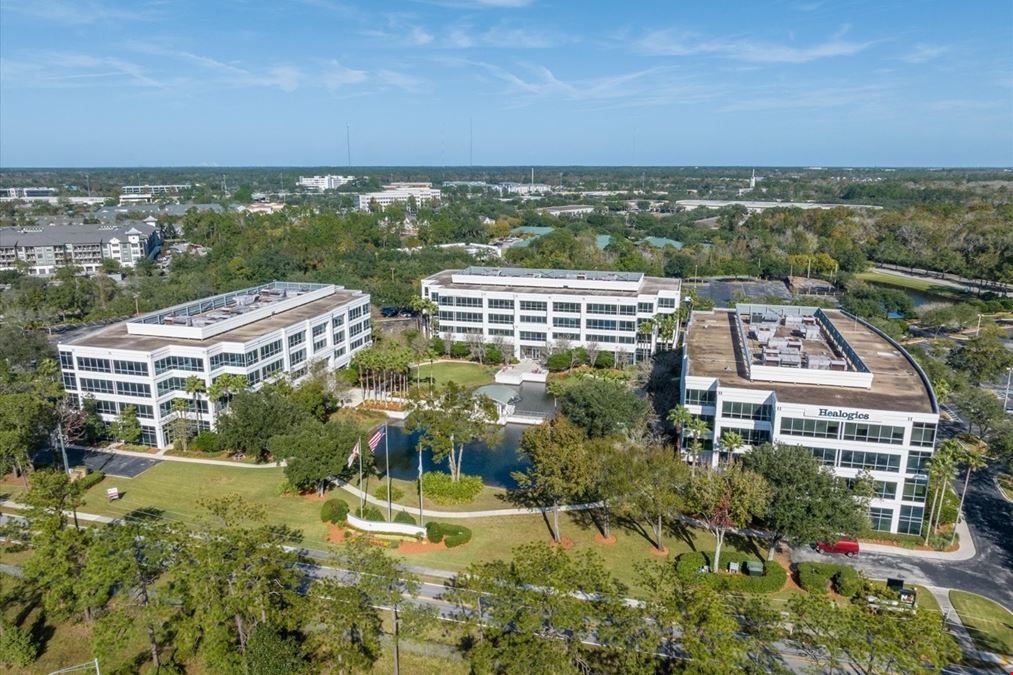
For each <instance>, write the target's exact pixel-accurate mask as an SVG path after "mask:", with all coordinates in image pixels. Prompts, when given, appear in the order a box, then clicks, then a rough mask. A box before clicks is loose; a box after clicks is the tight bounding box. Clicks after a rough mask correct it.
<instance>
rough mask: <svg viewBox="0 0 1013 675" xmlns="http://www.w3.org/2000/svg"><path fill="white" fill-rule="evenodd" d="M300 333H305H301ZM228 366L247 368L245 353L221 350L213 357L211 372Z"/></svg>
mask: <svg viewBox="0 0 1013 675" xmlns="http://www.w3.org/2000/svg"><path fill="white" fill-rule="evenodd" d="M299 335H303V333H299ZM226 366H232V367H235V368H245V367H246V357H245V356H244V355H243V354H237V353H235V352H221V353H219V354H215V355H213V356H212V357H211V372H214V371H216V370H218V369H219V368H224V367H226Z"/></svg>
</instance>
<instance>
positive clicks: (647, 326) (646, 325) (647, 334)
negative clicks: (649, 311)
mask: <svg viewBox="0 0 1013 675" xmlns="http://www.w3.org/2000/svg"><path fill="white" fill-rule="evenodd" d="M657 325H658V322H657V321H655V320H654V319H644V320H643V321H641V322H640V325H639V326H637V334H638V335H640V336H642V337H643V338H646V339H647V340H650V339H651V335H653V334H654V329H655V327H656V326H657Z"/></svg>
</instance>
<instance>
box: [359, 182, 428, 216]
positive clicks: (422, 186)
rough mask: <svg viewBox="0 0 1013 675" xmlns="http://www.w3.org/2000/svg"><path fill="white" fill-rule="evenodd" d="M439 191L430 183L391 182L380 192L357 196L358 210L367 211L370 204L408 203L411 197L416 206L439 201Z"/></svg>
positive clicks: (382, 205)
mask: <svg viewBox="0 0 1013 675" xmlns="http://www.w3.org/2000/svg"><path fill="white" fill-rule="evenodd" d="M440 197H441V193H440V191H439V190H438V189H436V188H434V187H433V185H432V183H391V184H390V185H384V186H383V191H382V192H365V193H363V194H361V195H359V196H358V201H357V205H358V208H359V210H360V211H369V207H370V204H376V205H377V206H381V207H386V206H390V205H391V204H409V203H410V201H411V200H412V199H414V200H415V204H416V205H417V206H422V205H423V204H428V203H432V202H438V201H440Z"/></svg>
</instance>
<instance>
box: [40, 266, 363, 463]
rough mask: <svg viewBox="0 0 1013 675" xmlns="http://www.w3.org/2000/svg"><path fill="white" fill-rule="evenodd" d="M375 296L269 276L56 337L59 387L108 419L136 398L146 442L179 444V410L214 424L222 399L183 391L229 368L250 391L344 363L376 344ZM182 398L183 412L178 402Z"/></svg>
mask: <svg viewBox="0 0 1013 675" xmlns="http://www.w3.org/2000/svg"><path fill="white" fill-rule="evenodd" d="M371 340H372V338H371V332H370V315H369V295H367V294H365V293H363V292H361V291H354V290H348V289H345V288H342V287H340V286H334V285H331V284H311V283H289V282H283V281H273V282H270V283H267V284H262V285H260V286H255V287H252V288H246V289H243V290H240V291H233V292H231V293H222V294H220V295H215V296H212V297H208V298H203V299H201V300H195V301H193V302H189V303H185V304H182V305H176V306H174V307H169V308H167V309H163V310H160V311H157V312H152V313H150V314H145V315H143V316H139V317H136V318H133V319H130V320H128V321H125V322H122V323H117V324H113V325H111V326H107V327H105V328H102V329H100V330H97V331H95V332H92V333H89V334H88V335H85V336H83V337H79V338H76V339H72V340H69V341H67V342H61V343H60V344H59V354H60V368H61V370H62V371H63V386H64V389H66V391H67V392H68V394H69V395H70V397H71V399H72V400H74V401H77V402H78V403H79V404H83V401H84V399H85V397H93V398H94V400H95V404H96V406H97V408H98V412H99V414H100V415H101V416H102V419H103V420H105V421H107V422H112V421H113V420H114V419H115V418H116V415H117V414H119V413H120V412H122V411H123V409H124V407H126V406H128V405H133V406H134V407H135V408H136V410H137V417H138V419H139V421H140V423H141V436H142V441H143V442H144V443H146V444H148V445H153V446H157V447H159V448H164V447H168V446H169V445H171V444H172V441H173V438H172V436H173V424H172V421H173V420H175V419H176V418H177V417H179V416H180V415H182V416H184V417H186V418H187V419H189V420H190V421H191V425H190V427H191V429H192V430H197V429H213V428H214V427H215V422H216V420H217V418H218V416H219V414H220V412H221V402H220V401H216V400H209V398H208V395H207V393H206V392H205V393H201V394H197V395H196V398H195V397H194V395H192V394H190V393H187V391H186V390H185V388H186V379H187V378H188V377H191V376H196V377H198V378H199V379H200V380H201V382H203V383H204V385H205V389H206V388H207V387H208V386H210V385H211V383H212V382H213V381H214V380H215V378H217V377H220V376H221V375H223V374H225V373H232V374H236V375H240V376H243V377H245V378H246V381H247V383H248V384H249V386H250V387H252V388H257V387H259V386H260V385H261V384H262V383H264V382H267V381H270V380H274V379H277V378H280V377H283V376H288V377H290V378H292V379H296V380H297V379H299V378H301V377H303V376H304V375H305V374H306V373H307V369H308V367H309V366H310V364H312V363H314V362H325V363H327V365H328V366H329V367H331V368H339V367H342V366H345V365H347V364H348V362H349V361H350V360H351V358H352V354H354V353H355V352H357V351H359V350H360V349H362V348H364V347H365V346H367V345H369V344H370V341H371ZM176 399H179V400H182V401H183V402H184V404H185V406H186V410H185V411H184V412H180V411H176V410H174V409H173V401H174V400H176Z"/></svg>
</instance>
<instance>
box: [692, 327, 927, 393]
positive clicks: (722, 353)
mask: <svg viewBox="0 0 1013 675" xmlns="http://www.w3.org/2000/svg"><path fill="white" fill-rule="evenodd" d="M823 312H824V314H825V315H826V317H827V318H828V319H829V320H830V322H831V323H832V324H833V326H834V327H835V328H836V329H837V330H838V331H839V332H840V334H841V335H842V336H843V337H844V339H845V340H847V342H848V344H849V345H850V346H851V348H852V349H853V350H854V351H855V353H857V354H858V356H859V357H860V358H861V359H862V361H863V362H864V364H865V366H866V367H867V368H868V370H869V371H870V372H871V373H872V375H873V377H872V387H871V388H870V389H857V388H854V387H845V386H835V385H833V384H820V385H811V384H790V383H781V382H768V381H760V380H755V381H754V380H750V379H749V378H748V376H747V374H746V373H747V370H746V364H745V363H743V362H742V359H743V357H742V356H741V352H740V350H739V349H738V348H737V338H736V334H737V329H736V326H735V310H733V309H716V310H714V311H713V313H710V312H694V313H693V320H692V322H691V323H690V326H689V329H688V330H687V332H686V355H687V357H688V361H689V364H688V371H687V375H688V376H690V377H713V378H716V379H718V380H719V381H720V383H721V386H722V387H734V388H739V389H756V390H763V391H773V392H775V393H776V394H777V398H778V400H779V401H784V402H787V403H807V404H820V405H824V404H825V405H828V406H829V405H835V406H843V407H849V408H863V409H869V410H891V411H904V412H921V413H932V412H935V411H933V409H932V395H931V393H930V392H929V390H928V387H927V386H926V385H925V382H923V381H922V378H921V376H920V375H919V373H918V371H917V370H916V369H915V367H914V365H912V363H911V362H910V361H909V360H908V358H909V357H908V356H907V355H906V354H905V353H904V352H903V351H902V350H901V349H900V348H899V347H897V346H896V345H894V344H893V343H891V342H890V341H889V340H887V339H886V338H884V337H883V336H881V335H879V334H878V333H876V332H875V331H873V330H871V329H870V328H869V327H867V326H866V325H865V324H863V323H861V322H860V321H856V320H855V319H853V318H851V317H849V316H847V315H846V314H844V313H843V312H841V311H840V310H835V309H825V310H823ZM828 374H830V373H828Z"/></svg>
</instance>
